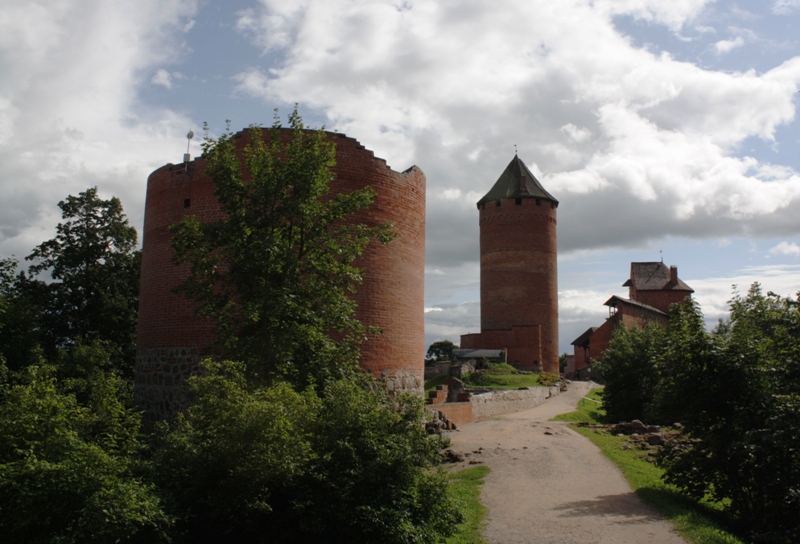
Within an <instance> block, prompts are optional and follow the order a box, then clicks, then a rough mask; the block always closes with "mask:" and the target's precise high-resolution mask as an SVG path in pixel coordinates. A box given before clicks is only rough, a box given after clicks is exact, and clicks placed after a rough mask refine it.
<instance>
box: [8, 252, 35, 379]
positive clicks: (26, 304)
mask: <svg viewBox="0 0 800 544" xmlns="http://www.w3.org/2000/svg"><path fill="white" fill-rule="evenodd" d="M18 266H19V263H18V262H17V260H16V259H14V258H9V259H2V260H0V359H4V360H5V361H6V362H7V364H8V367H9V368H10V369H11V370H19V369H21V368H24V367H26V366H28V365H32V364H37V363H38V362H39V360H40V357H41V353H40V349H39V344H40V342H41V333H40V330H41V326H40V323H39V321H40V317H41V313H42V312H41V310H40V308H39V306H38V305H36V304H35V302H34V298H37V297H34V296H32V293H30V291H28V290H26V289H24V288H23V286H25V285H29V284H30V282H29V281H28V280H27V278H26V277H25V276H24V274H18V271H17V269H18ZM38 298H41V297H38Z"/></svg>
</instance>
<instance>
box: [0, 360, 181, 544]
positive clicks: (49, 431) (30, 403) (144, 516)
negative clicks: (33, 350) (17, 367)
mask: <svg viewBox="0 0 800 544" xmlns="http://www.w3.org/2000/svg"><path fill="white" fill-rule="evenodd" d="M15 378H16V380H17V382H18V383H16V384H14V385H12V384H9V383H6V384H3V385H2V389H3V394H2V395H0V414H2V415H1V416H0V496H2V505H0V534H3V536H4V538H6V539H8V541H9V542H42V543H44V542H63V543H71V542H75V543H84V542H87V543H91V542H160V541H164V539H165V538H166V536H165V531H166V529H167V528H168V526H169V519H168V518H167V516H166V515H165V514H164V513H163V511H162V510H161V505H160V501H159V499H158V495H157V494H156V491H155V489H154V487H153V486H152V484H150V483H148V482H147V481H146V480H145V479H143V478H142V475H141V474H140V472H141V471H140V470H139V468H140V461H139V457H138V453H139V450H140V448H141V446H140V444H139V442H138V440H137V437H138V431H139V417H138V414H137V413H135V412H133V411H131V410H129V409H127V408H126V407H125V405H124V403H123V402H122V400H121V399H123V398H124V397H125V395H124V393H123V391H124V390H125V387H126V386H125V384H124V382H123V381H122V380H121V379H120V378H118V377H116V376H115V375H113V374H106V373H94V374H93V375H92V376H91V377H90V378H87V380H86V381H85V382H84V383H83V384H82V386H81V390H82V391H83V393H84V396H85V398H86V401H85V402H79V400H78V398H77V397H76V396H75V395H74V394H72V393H69V392H67V391H65V390H64V389H63V388H62V387H61V386H60V384H59V383H58V382H57V381H56V379H55V369H54V367H51V366H46V365H44V366H29V367H28V368H26V369H25V371H24V372H23V373H22V374H21V375H17V376H15Z"/></svg>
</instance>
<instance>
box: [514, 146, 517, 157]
mask: <svg viewBox="0 0 800 544" xmlns="http://www.w3.org/2000/svg"><path fill="white" fill-rule="evenodd" d="M514 155H517V144H514Z"/></svg>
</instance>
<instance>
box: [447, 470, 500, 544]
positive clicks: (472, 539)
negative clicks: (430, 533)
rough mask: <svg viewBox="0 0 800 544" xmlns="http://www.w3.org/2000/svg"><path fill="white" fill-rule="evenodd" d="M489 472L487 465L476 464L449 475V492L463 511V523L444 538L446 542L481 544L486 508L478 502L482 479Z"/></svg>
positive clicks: (449, 543) (453, 543)
mask: <svg viewBox="0 0 800 544" xmlns="http://www.w3.org/2000/svg"><path fill="white" fill-rule="evenodd" d="M487 474H489V467H484V466H476V467H472V468H465V469H464V470H459V471H458V472H454V473H453V474H451V475H450V492H451V493H452V494H453V498H454V499H455V501H456V504H458V507H459V509H460V510H461V511H462V512H463V513H464V516H465V518H466V519H465V520H464V523H462V524H461V525H459V526H458V530H457V531H456V533H455V534H454V535H453V536H451V537H450V538H448V539H447V540H445V542H446V544H483V543H484V542H486V541H485V540H484V539H483V537H482V536H481V532H482V531H483V528H484V526H485V525H486V522H485V521H484V518H485V517H486V512H487V509H486V507H485V506H484V505H482V504H481V502H480V494H481V486H482V485H483V479H484V478H485V477H486V475H487Z"/></svg>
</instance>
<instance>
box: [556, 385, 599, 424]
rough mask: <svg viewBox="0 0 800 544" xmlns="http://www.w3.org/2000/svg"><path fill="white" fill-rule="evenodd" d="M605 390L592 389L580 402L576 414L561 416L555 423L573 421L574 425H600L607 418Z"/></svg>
mask: <svg viewBox="0 0 800 544" xmlns="http://www.w3.org/2000/svg"><path fill="white" fill-rule="evenodd" d="M602 401H603V390H602V389H592V390H591V391H590V392H589V394H588V395H586V397H584V398H582V399H581V400H580V401H578V409H577V410H575V411H574V412H568V413H566V414H559V415H557V416H556V417H554V418H553V421H571V422H573V423H600V422H602V421H604V418H605V417H606V411H605V410H603V406H602V404H601V403H602Z"/></svg>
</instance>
